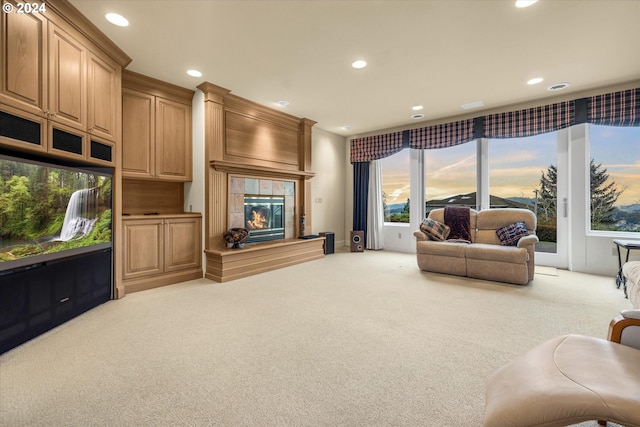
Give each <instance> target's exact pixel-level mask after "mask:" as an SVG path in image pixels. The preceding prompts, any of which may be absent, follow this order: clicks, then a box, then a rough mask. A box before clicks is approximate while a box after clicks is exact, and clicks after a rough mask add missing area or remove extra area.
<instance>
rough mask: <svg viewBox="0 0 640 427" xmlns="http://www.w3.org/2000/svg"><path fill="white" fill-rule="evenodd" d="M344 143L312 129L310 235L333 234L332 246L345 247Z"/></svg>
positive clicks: (334, 135)
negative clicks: (333, 244) (325, 232)
mask: <svg viewBox="0 0 640 427" xmlns="http://www.w3.org/2000/svg"><path fill="white" fill-rule="evenodd" d="M345 145H346V140H345V138H344V137H343V136H340V135H336V134H334V133H331V132H328V131H325V130H323V129H319V128H313V129H312V133H311V163H312V168H313V172H315V176H314V177H313V178H311V194H312V196H313V205H312V228H313V230H312V232H313V233H314V234H318V233H320V232H323V231H331V232H333V233H335V236H334V237H335V246H336V247H339V246H344V244H345V215H344V212H345V197H344V193H345V186H348V185H349V183H347V177H346V175H347V174H346V170H345V168H343V167H341V165H343V164H344V162H345V155H346V153H345Z"/></svg>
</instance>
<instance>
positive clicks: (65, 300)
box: [60, 297, 70, 302]
mask: <svg viewBox="0 0 640 427" xmlns="http://www.w3.org/2000/svg"><path fill="white" fill-rule="evenodd" d="M69 299H70V298H69V297H66V298H62V299H61V300H60V302H67V301H69Z"/></svg>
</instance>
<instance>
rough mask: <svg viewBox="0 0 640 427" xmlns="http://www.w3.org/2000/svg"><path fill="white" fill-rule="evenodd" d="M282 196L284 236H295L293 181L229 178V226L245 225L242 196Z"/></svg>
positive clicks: (287, 237)
mask: <svg viewBox="0 0 640 427" xmlns="http://www.w3.org/2000/svg"><path fill="white" fill-rule="evenodd" d="M245 195H261V196H284V212H285V213H284V215H285V216H284V219H285V224H284V237H285V239H290V238H293V237H295V200H296V198H295V195H296V194H295V182H293V181H283V180H277V179H263V178H248V177H242V176H230V178H229V227H230V228H233V227H243V228H244V227H245V225H244V196H245Z"/></svg>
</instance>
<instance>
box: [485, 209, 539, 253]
mask: <svg viewBox="0 0 640 427" xmlns="http://www.w3.org/2000/svg"><path fill="white" fill-rule="evenodd" d="M514 222H524V224H525V226H526V228H527V230H529V234H530V235H531V234H535V230H536V216H535V214H534V213H533V212H531V211H530V210H527V209H518V208H498V209H485V210H483V211H482V212H479V213H478V218H477V225H478V230H477V232H476V239H475V240H474V243H489V244H493V245H499V244H500V239H498V235H497V234H496V230H497V229H498V228H501V227H504V226H505V225H509V224H513V223H514Z"/></svg>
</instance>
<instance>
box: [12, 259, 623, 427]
mask: <svg viewBox="0 0 640 427" xmlns="http://www.w3.org/2000/svg"><path fill="white" fill-rule="evenodd" d="M629 307H630V304H629V302H628V301H627V300H625V299H624V296H623V294H622V291H621V290H619V289H616V288H615V285H614V280H613V278H612V277H598V276H591V275H585V274H579V273H570V272H566V271H563V270H559V271H558V275H557V276H550V275H542V274H541V275H537V276H536V278H535V280H534V281H533V282H532V283H531V284H530V285H529V286H515V285H506V284H499V283H493V282H483V281H477V280H473V279H465V278H457V277H450V276H446V275H437V274H429V273H424V272H421V271H419V270H418V268H417V265H416V261H415V256H413V255H409V254H398V253H392V252H386V251H380V252H371V251H368V252H365V253H344V252H340V253H336V254H333V255H330V256H327V257H325V258H324V259H321V260H317V261H312V262H309V263H305V264H301V265H297V266H293V267H289V268H286V269H281V270H278V271H273V272H269V273H264V274H262V275H258V276H254V277H250V278H246V279H241V280H237V281H233V282H230V283H226V284H219V283H214V282H210V281H208V280H204V279H203V280H196V281H191V282H187V283H183V284H179V285H173V286H167V287H163V288H158V289H154V290H149V291H144V292H139V293H135V294H129V295H127V296H126V297H125V298H124V299H122V300H119V301H110V302H108V303H106V304H103V305H101V306H99V307H97V308H96V309H94V310H92V311H90V312H88V313H86V314H84V315H82V316H80V317H78V318H76V319H74V320H72V321H70V322H68V323H66V324H64V325H62V326H60V327H58V328H56V329H54V330H53V331H50V332H49V333H47V334H45V335H43V336H40V337H38V338H36V339H34V340H32V341H30V342H28V343H26V344H24V345H22V346H20V347H18V348H16V349H14V350H12V351H10V352H7V353H5V354H4V355H2V356H0V425H2V426H183V425H184V426H203V425H215V426H450V427H462V426H464V427H466V426H480V425H481V423H482V413H483V407H484V387H485V383H486V379H487V377H488V376H489V375H490V374H491V373H492V372H493V371H494V370H496V369H497V368H498V367H500V366H502V365H503V364H505V363H507V362H508V361H510V360H512V359H513V358H514V357H515V356H516V355H518V354H520V353H522V352H524V351H526V350H527V349H529V348H531V347H533V346H534V345H536V344H538V343H540V342H542V341H544V340H547V339H549V338H551V337H554V336H557V335H563V334H567V333H577V334H585V335H592V336H597V337H601V338H605V337H606V333H607V326H608V324H609V321H610V320H611V318H612V317H613V316H615V315H617V314H618V313H619V311H620V310H622V309H625V308H629ZM582 425H583V426H589V427H591V426H596V423H595V422H589V423H583V424H582Z"/></svg>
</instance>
